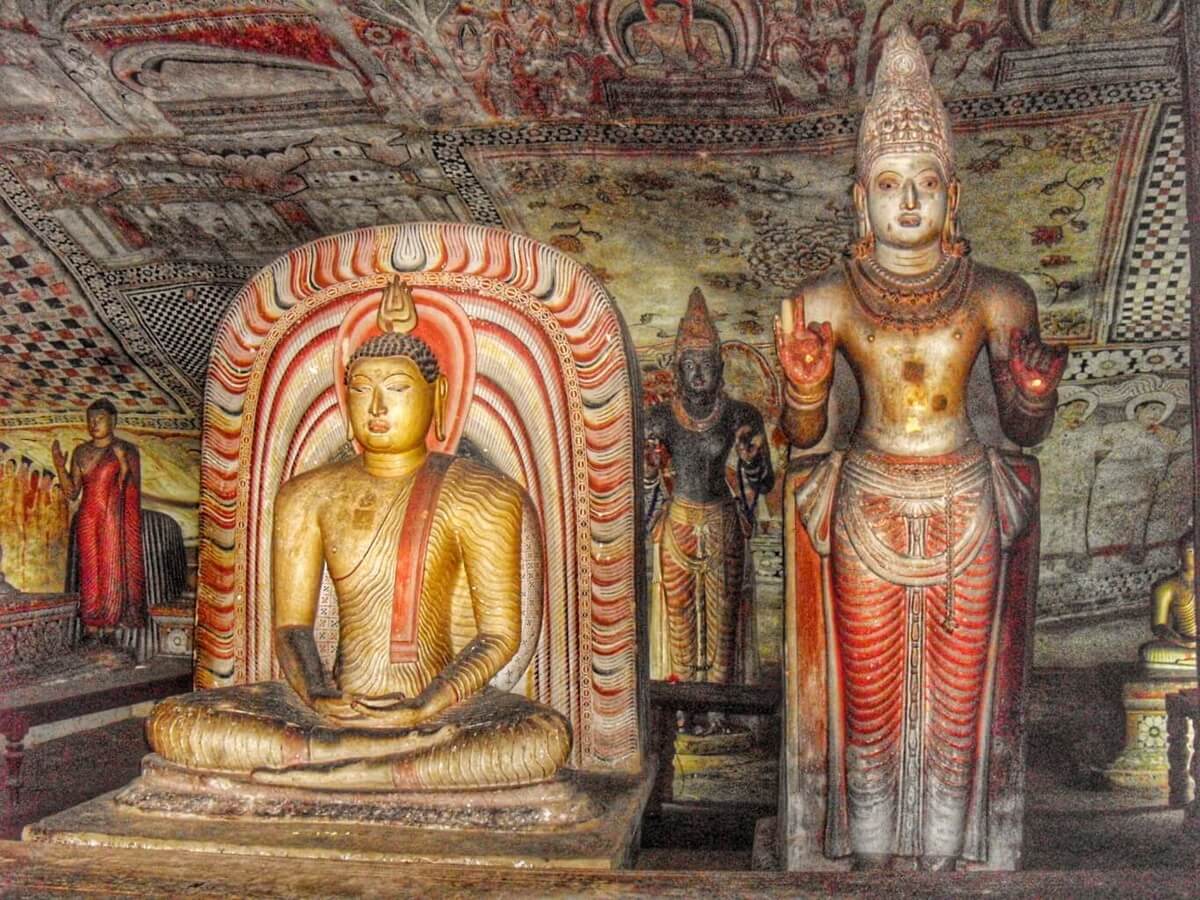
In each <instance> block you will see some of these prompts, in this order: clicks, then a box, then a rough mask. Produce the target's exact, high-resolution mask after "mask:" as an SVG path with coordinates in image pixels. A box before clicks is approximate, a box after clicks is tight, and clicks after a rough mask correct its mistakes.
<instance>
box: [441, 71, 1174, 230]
mask: <svg viewBox="0 0 1200 900" xmlns="http://www.w3.org/2000/svg"><path fill="white" fill-rule="evenodd" d="M1181 94H1182V91H1181V86H1180V81H1179V79H1169V80H1167V79H1149V80H1143V81H1130V82H1125V83H1119V84H1107V85H1106V84H1082V85H1075V86H1073V87H1065V88H1058V89H1055V90H1050V91H1045V92H1042V93H1034V92H1029V91H1024V92H1021V93H1015V94H1000V95H992V96H986V97H965V98H960V99H954V100H949V101H947V103H946V110H947V112H949V114H950V117H951V119H952V120H953V121H955V122H988V121H1003V120H1005V119H1012V118H1019V117H1023V116H1034V115H1043V114H1051V113H1070V112H1080V111H1083V110H1088V109H1096V108H1103V107H1107V106H1117V105H1124V104H1130V103H1153V102H1161V101H1170V100H1178V99H1179V97H1180V96H1181ZM859 119H860V116H859V114H857V113H827V114H821V115H811V116H805V117H803V118H800V119H794V120H792V121H783V122H729V123H697V124H690V123H681V122H672V123H659V124H643V125H624V124H621V123H586V122H579V123H561V124H553V125H520V126H511V127H499V128H496V127H493V128H481V129H471V130H467V131H462V132H446V133H441V134H436V135H434V136H433V141H432V145H433V147H432V149H433V158H434V159H435V160H437V162H438V164H439V165H440V166H441V167H442V173H443V174H444V175H445V176H446V178H447V179H448V180H449V181H450V182H451V183H452V184H453V185H454V186H455V189H456V190H457V191H458V195H459V197H460V199H461V200H462V201H463V203H464V204H466V206H467V209H468V210H469V211H470V213H471V217H472V220H473V221H475V222H477V223H478V224H481V225H494V226H497V227H500V228H503V227H505V226H504V222H503V220H502V219H501V217H500V211H499V210H498V209H497V207H496V204H495V203H494V201H493V200H492V198H491V195H490V194H488V192H487V189H486V188H485V187H484V186H483V184H482V183H481V182H480V180H479V179H478V178H477V176H476V175H475V172H474V171H473V170H472V169H471V166H470V164H469V163H468V162H467V158H466V155H465V153H464V150H465V149H466V148H470V147H520V146H537V145H547V144H589V143H590V144H606V145H612V146H620V147H630V148H634V147H645V148H665V149H672V148H673V149H679V148H686V147H722V146H724V147H731V146H732V147H736V146H739V145H742V146H762V145H798V144H799V145H802V144H808V143H812V142H815V141H826V140H830V139H836V138H846V139H850V138H853V137H855V136H856V135H857V134H858V123H859Z"/></svg>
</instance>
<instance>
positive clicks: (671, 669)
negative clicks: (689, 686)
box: [646, 288, 775, 684]
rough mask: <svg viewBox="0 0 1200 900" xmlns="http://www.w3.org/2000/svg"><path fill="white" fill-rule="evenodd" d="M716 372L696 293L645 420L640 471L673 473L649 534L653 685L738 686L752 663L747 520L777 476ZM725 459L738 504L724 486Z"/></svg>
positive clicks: (712, 336)
mask: <svg viewBox="0 0 1200 900" xmlns="http://www.w3.org/2000/svg"><path fill="white" fill-rule="evenodd" d="M723 371H724V364H723V362H722V360H721V341H720V338H719V337H718V336H717V330H716V328H715V327H714V326H713V323H712V319H711V318H710V317H709V314H708V307H707V305H706V304H705V301H704V295H703V294H702V293H701V292H700V290H699V289H698V288H697V289H696V290H694V291H692V294H691V297H690V298H689V299H688V307H687V312H686V313H685V315H684V317H683V319H682V320H680V323H679V333H678V335H677V336H676V339H675V395H674V397H673V398H672V399H671V400H669V401H665V402H662V403H658V404H656V405H655V406H653V407H651V409H650V411H649V413H648V415H647V420H646V441H647V452H646V457H647V464H648V470H649V471H650V472H651V473H653V474H658V473H661V472H662V471H663V469H664V468H666V466H667V464H668V461H669V463H670V466H671V469H672V470H673V479H672V486H671V487H672V490H671V497H670V499H669V500H668V501H667V503H666V504H665V505H664V506H663V508H662V509H661V510H660V512H659V514H658V516H657V518H656V520H655V522H654V524H653V525H652V528H651V535H652V539H653V543H654V553H655V560H654V564H655V565H654V567H655V570H656V574H657V576H658V578H657V593H656V596H655V597H654V598H653V600H652V602H653V603H654V606H655V610H654V615H652V617H651V618H652V619H653V620H655V622H656V625H657V626H658V627H656V628H655V629H654V631H655V633H654V635H653V638H652V641H651V645H652V651H651V652H652V654H653V655H654V663H653V664H652V666H651V669H652V673H651V674H652V676H653V677H657V678H664V679H672V680H681V681H706V682H713V683H717V684H730V683H736V682H743V681H745V680H746V675H747V671H746V669H747V660H748V659H749V658H750V657H751V655H752V653H753V648H752V646H750V645H751V640H750V635H751V634H752V632H753V629H752V627H751V625H752V620H751V616H752V614H753V610H752V609H751V603H750V599H751V593H752V591H751V588H748V586H747V575H749V574H750V573H751V566H750V548H749V543H748V542H749V537H750V532H751V514H752V512H753V503H754V501H755V500H756V499H757V497H758V496H759V495H760V494H761V493H764V492H766V491H769V490H770V489H771V486H772V485H773V484H774V483H775V473H774V471H773V470H772V468H771V459H770V455H769V453H768V450H767V438H766V432H765V430H764V428H763V420H762V415H761V414H760V413H759V412H758V410H756V409H755V408H754V407H752V406H751V405H750V404H748V403H743V402H742V401H740V400H735V399H733V398H732V397H730V396H729V395H728V394H727V393H726V392H725V389H724V381H723ZM731 451H734V452H735V453H736V457H737V463H736V465H737V472H738V482H739V484H740V486H741V487H742V490H741V491H739V493H741V494H742V496H740V497H739V496H735V494H734V492H733V491H732V490H731V489H730V486H729V482H728V481H727V480H726V474H725V473H726V463H727V461H728V459H729V455H730V452H731ZM747 495H748V496H747ZM751 587H752V585H751Z"/></svg>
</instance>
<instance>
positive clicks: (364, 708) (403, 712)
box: [351, 695, 438, 728]
mask: <svg viewBox="0 0 1200 900" xmlns="http://www.w3.org/2000/svg"><path fill="white" fill-rule="evenodd" d="M351 708H352V710H353V711H354V713H355V714H356V715H357V716H358V719H357V721H356V724H358V725H361V726H363V727H365V728H410V727H412V726H413V725H417V724H419V723H421V722H424V721H425V720H426V719H428V718H430V717H432V716H433V715H435V714H436V713H437V712H438V710H436V709H433V708H431V707H430V704H429V703H428V702H426V701H424V700H422V699H421V698H420V697H401V698H399V699H397V697H396V696H395V695H388V696H382V697H358V698H355V700H354V701H353V702H352V704H351Z"/></svg>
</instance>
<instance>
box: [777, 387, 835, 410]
mask: <svg viewBox="0 0 1200 900" xmlns="http://www.w3.org/2000/svg"><path fill="white" fill-rule="evenodd" d="M783 397H784V400H786V401H787V405H788V406H792V407H795V408H797V409H816V408H818V407H820V406H824V404H825V401H826V400H828V399H829V382H828V381H825V382H824V383H822V384H820V385H818V389H817V392H816V393H815V394H802V393H800V391H798V390H796V388H795V387H794V386H793V385H792V383H791V382H790V381H788V382H786V383H785V384H784V388H783Z"/></svg>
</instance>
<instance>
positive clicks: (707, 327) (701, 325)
mask: <svg viewBox="0 0 1200 900" xmlns="http://www.w3.org/2000/svg"><path fill="white" fill-rule="evenodd" d="M720 346H721V338H720V337H719V336H718V335H717V328H716V326H715V325H713V321H712V317H711V316H709V314H708V304H707V303H706V302H705V300H704V294H703V293H702V292H701V290H700V288H692V294H691V296H690V297H688V305H687V311H686V312H685V313H684V314H683V318H682V319H680V320H679V332H678V333H677V334H676V335H675V353H676V355H678V354H679V353H681V352H682V351H684V350H716V349H718V348H719V347H720Z"/></svg>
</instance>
